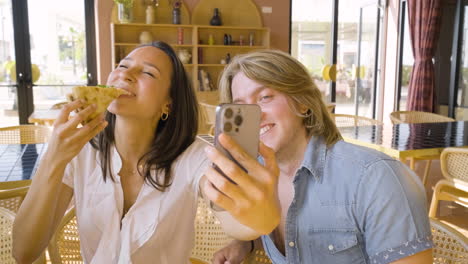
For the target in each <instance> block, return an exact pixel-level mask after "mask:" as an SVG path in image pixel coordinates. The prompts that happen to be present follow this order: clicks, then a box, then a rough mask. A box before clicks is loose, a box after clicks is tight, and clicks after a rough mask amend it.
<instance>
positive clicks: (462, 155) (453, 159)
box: [440, 148, 468, 186]
mask: <svg viewBox="0 0 468 264" xmlns="http://www.w3.org/2000/svg"><path fill="white" fill-rule="evenodd" d="M467 164H468V148H446V149H444V150H443V151H442V154H441V155H440V168H441V170H442V175H444V177H445V178H447V179H448V180H452V181H453V180H454V179H456V180H459V181H461V183H466V186H468V166H467Z"/></svg>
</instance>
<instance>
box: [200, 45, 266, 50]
mask: <svg viewBox="0 0 468 264" xmlns="http://www.w3.org/2000/svg"><path fill="white" fill-rule="evenodd" d="M197 47H200V48H219V49H266V47H265V46H249V45H242V46H239V45H197Z"/></svg>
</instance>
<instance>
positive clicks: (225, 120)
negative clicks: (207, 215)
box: [211, 104, 261, 210]
mask: <svg viewBox="0 0 468 264" xmlns="http://www.w3.org/2000/svg"><path fill="white" fill-rule="evenodd" d="M260 116H261V109H260V107H259V106H258V105H256V104H221V105H219V106H217V107H216V124H215V131H214V134H215V136H214V146H215V148H216V149H218V150H219V151H221V152H222V153H223V154H224V155H225V156H226V157H228V158H229V159H231V160H232V161H234V162H235V163H236V164H237V165H238V166H239V167H240V168H242V169H243V170H244V171H245V172H247V170H246V169H245V168H244V167H243V166H242V165H241V164H240V163H239V162H237V160H236V159H234V157H232V155H231V154H230V153H229V151H228V150H227V149H225V148H224V147H223V146H222V145H221V144H220V143H219V141H218V136H219V135H220V134H221V133H224V134H226V135H229V136H230V137H232V138H233V139H234V140H235V141H236V142H237V144H239V145H240V147H241V148H242V149H244V151H245V152H247V154H248V155H249V156H251V157H252V158H254V159H257V155H258V145H259V137H260V135H259V133H260ZM213 167H214V168H215V169H216V170H217V171H218V172H219V173H221V174H222V175H223V176H224V177H226V178H227V179H228V180H230V181H231V182H233V181H232V180H231V179H230V178H229V177H228V176H226V175H225V174H224V173H223V172H222V171H221V170H220V169H219V168H218V167H217V166H216V165H214V164H213ZM211 206H212V208H213V209H215V210H220V209H221V208H219V207H218V206H216V205H215V204H212V205H211Z"/></svg>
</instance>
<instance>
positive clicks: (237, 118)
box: [234, 115, 243, 126]
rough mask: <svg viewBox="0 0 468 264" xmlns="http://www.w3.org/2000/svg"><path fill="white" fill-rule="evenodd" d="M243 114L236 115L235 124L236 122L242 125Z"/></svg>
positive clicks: (237, 124)
mask: <svg viewBox="0 0 468 264" xmlns="http://www.w3.org/2000/svg"><path fill="white" fill-rule="evenodd" d="M242 121H243V120H242V116H240V115H236V117H235V118H234V124H236V126H240V125H241V124H242Z"/></svg>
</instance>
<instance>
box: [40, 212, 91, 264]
mask: <svg viewBox="0 0 468 264" xmlns="http://www.w3.org/2000/svg"><path fill="white" fill-rule="evenodd" d="M48 250H49V256H50V261H51V262H52V264H62V263H63V264H81V263H83V260H82V257H81V251H80V237H79V235H78V224H77V221H76V215H75V209H74V208H72V209H70V210H69V211H68V212H67V213H66V214H65V216H64V217H63V219H62V221H61V222H60V225H59V226H58V228H57V231H55V234H54V236H53V237H52V239H51V240H50V243H49V247H48Z"/></svg>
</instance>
